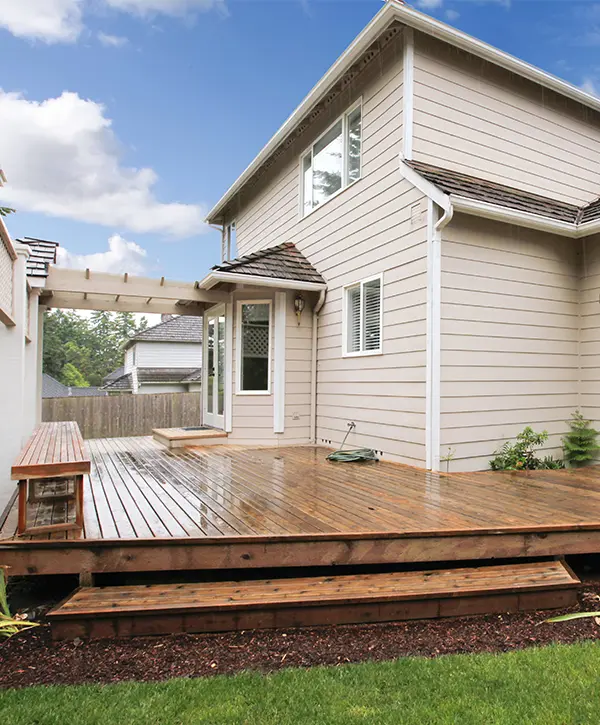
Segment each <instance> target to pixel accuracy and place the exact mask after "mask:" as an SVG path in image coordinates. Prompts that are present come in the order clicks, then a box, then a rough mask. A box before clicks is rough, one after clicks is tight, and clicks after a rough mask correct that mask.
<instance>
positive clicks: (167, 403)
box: [42, 393, 202, 438]
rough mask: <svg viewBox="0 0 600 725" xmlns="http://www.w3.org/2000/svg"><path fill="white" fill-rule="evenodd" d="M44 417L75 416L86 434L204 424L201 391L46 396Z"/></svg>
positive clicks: (121, 434)
mask: <svg viewBox="0 0 600 725" xmlns="http://www.w3.org/2000/svg"><path fill="white" fill-rule="evenodd" d="M42 420H43V421H48V422H53V421H60V420H74V421H76V422H77V423H78V424H79V428H80V430H81V435H82V436H83V437H84V438H122V437H124V436H144V435H151V434H152V429H153V428H179V427H181V426H188V425H202V397H201V393H157V394H148V395H144V394H140V395H109V396H97V397H96V396H94V397H89V398H88V397H85V398H44V400H43V402H42Z"/></svg>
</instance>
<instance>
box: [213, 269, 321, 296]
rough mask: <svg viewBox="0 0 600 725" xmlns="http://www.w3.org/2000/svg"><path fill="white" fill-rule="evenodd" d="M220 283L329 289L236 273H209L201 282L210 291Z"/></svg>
mask: <svg viewBox="0 0 600 725" xmlns="http://www.w3.org/2000/svg"><path fill="white" fill-rule="evenodd" d="M219 282H229V283H230V284H250V285H254V286H256V287H278V288H280V289H293V290H304V291H307V292H311V291H313V292H320V291H321V290H323V289H327V285H326V284H325V282H305V281H303V280H297V279H283V278H281V277H262V276H260V275H255V274H239V273H237V274H236V273H235V272H209V273H208V274H207V275H206V277H205V278H204V279H203V280H202V281H201V282H200V287H201V288H202V289H207V290H208V289H211V288H212V287H214V286H215V285H217V284H219Z"/></svg>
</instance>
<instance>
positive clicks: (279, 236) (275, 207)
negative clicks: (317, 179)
mask: <svg viewBox="0 0 600 725" xmlns="http://www.w3.org/2000/svg"><path fill="white" fill-rule="evenodd" d="M402 76H403V73H402V39H401V36H397V37H396V39H394V40H393V41H392V42H391V43H390V44H389V45H388V46H387V47H386V48H385V49H384V51H383V52H382V54H381V56H379V57H378V58H376V59H375V60H374V61H372V62H371V63H370V65H369V66H367V67H366V68H365V70H363V72H362V73H361V74H360V75H359V76H358V77H357V79H356V80H355V81H354V82H353V83H350V84H348V86H347V88H346V89H345V90H344V91H343V93H341V94H340V96H338V97H337V98H336V99H335V100H334V101H333V102H332V103H331V104H330V105H329V107H328V108H327V111H326V112H324V113H323V114H321V116H319V117H318V118H317V120H316V121H315V122H314V123H313V124H311V126H310V127H309V128H308V129H307V130H306V131H305V133H304V134H303V135H302V136H301V137H300V138H299V139H296V140H295V141H294V143H293V144H292V145H291V146H290V148H289V149H288V151H287V152H286V153H285V154H284V155H283V156H282V157H280V159H279V160H278V161H277V162H276V163H275V164H274V165H273V167H272V168H271V169H270V170H269V171H268V172H267V173H266V174H265V175H264V177H263V178H262V179H260V180H259V182H258V184H257V185H256V186H250V187H248V188H246V189H245V190H244V196H243V197H242V198H241V199H240V200H238V206H237V208H234V209H232V210H231V216H232V218H235V219H236V227H237V245H238V252H239V254H240V255H242V254H248V253H249V252H252V251H255V250H256V249H265V248H267V247H271V246H274V245H276V244H280V243H281V242H284V241H285V242H294V243H295V244H297V245H298V247H299V248H302V247H303V245H304V246H305V245H306V243H307V241H308V240H311V239H314V241H315V243H316V244H319V243H322V238H323V235H324V234H325V233H327V232H328V231H329V229H328V227H329V223H330V219H331V217H332V216H334V217H336V216H338V215H339V214H340V213H342V214H346V215H350V217H351V218H353V219H357V218H358V217H357V215H356V213H355V212H356V210H357V209H358V206H359V205H358V204H357V198H358V196H359V195H360V197H361V204H362V203H363V201H362V197H363V195H364V194H369V193H370V194H371V205H370V208H371V209H372V210H373V211H375V209H376V206H377V201H376V199H375V198H373V193H374V194H375V196H376V195H377V194H378V193H383V192H384V191H385V190H386V189H389V188H390V186H392V185H393V184H394V183H395V182H396V181H397V163H396V164H395V166H394V168H392V167H391V166H390V164H389V160H390V156H391V155H392V154H396V157H397V153H398V151H399V150H400V143H401V138H402V80H403V78H402ZM360 98H362V106H363V109H362V179H361V180H359V181H358V182H356V183H355V184H353V185H352V186H350V187H349V188H347V189H345V190H344V191H342V192H341V193H339V194H338V196H337V197H336V198H335V199H331V200H329V201H328V202H326V203H324V204H323V205H322V206H321V207H320V208H318V209H317V210H315V211H314V212H313V213H312V214H310V215H308V216H307V217H306V218H304V219H301V218H300V155H301V154H302V153H304V151H306V150H307V149H308V148H309V146H310V145H311V144H312V143H314V141H315V140H316V139H317V138H318V136H319V135H320V134H321V133H322V132H323V131H324V130H325V129H326V128H327V127H328V126H329V125H331V123H333V122H334V121H335V120H336V119H337V118H338V117H339V116H341V115H342V114H343V113H344V112H345V111H347V110H348V108H350V107H351V106H352V105H353V104H354V103H355V102H356V101H357V100H358V99H360ZM392 149H393V152H392V154H391V153H390V151H391V150H392ZM391 174H392V176H393V178H390V175H391ZM367 179H368V180H367ZM365 187H366V188H365ZM363 211H364V209H363ZM349 221H350V220H349ZM303 251H304V249H303ZM305 253H306V252H305Z"/></svg>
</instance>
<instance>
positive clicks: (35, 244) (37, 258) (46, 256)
mask: <svg viewBox="0 0 600 725" xmlns="http://www.w3.org/2000/svg"><path fill="white" fill-rule="evenodd" d="M17 241H18V242H19V243H20V244H26V245H27V246H28V247H29V252H30V254H29V259H28V260H27V276H28V277H44V278H45V277H47V276H48V269H49V267H50V265H51V264H56V250H57V248H58V242H49V241H48V240H46V239H35V238H34V237H24V238H23V239H18V240H17Z"/></svg>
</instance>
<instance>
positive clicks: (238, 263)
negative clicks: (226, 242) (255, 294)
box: [213, 242, 325, 284]
mask: <svg viewBox="0 0 600 725" xmlns="http://www.w3.org/2000/svg"><path fill="white" fill-rule="evenodd" d="M213 270H214V271H216V272H231V273H232V274H247V275H248V276H255V277H272V278H275V279H286V280H292V281H297V282H316V283H317V284H325V280H324V279H323V277H321V275H320V274H319V273H318V272H317V270H316V269H315V268H314V267H313V266H312V264H311V263H310V262H309V261H308V259H306V257H305V256H304V255H303V254H302V252H300V251H299V250H298V249H296V246H295V245H294V244H292V243H291V242H284V243H283V244H278V245H277V246H276V247H269V249H261V250H260V251H258V252H252V254H247V255H245V256H244V257H239V258H238V259H233V260H232V261H231V262H223V263H222V264H218V265H216V266H214V267H213Z"/></svg>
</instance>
